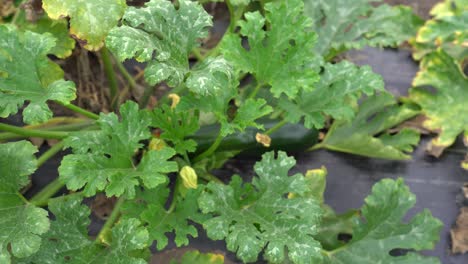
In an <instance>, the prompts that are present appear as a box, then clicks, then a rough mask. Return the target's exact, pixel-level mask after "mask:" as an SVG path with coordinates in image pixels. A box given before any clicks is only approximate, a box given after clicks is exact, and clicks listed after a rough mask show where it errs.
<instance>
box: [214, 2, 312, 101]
mask: <svg viewBox="0 0 468 264" xmlns="http://www.w3.org/2000/svg"><path fill="white" fill-rule="evenodd" d="M265 12H266V14H265V17H263V16H262V15H261V14H260V13H259V12H253V13H252V12H251V13H246V14H245V15H244V16H245V19H246V20H245V21H239V26H240V34H241V35H242V36H243V37H246V38H247V39H248V47H249V48H248V50H247V49H246V48H244V46H243V45H242V37H241V36H239V35H237V34H230V35H228V36H226V37H225V38H224V40H223V43H222V50H221V52H222V53H223V54H224V56H225V58H226V59H227V60H228V61H229V62H231V63H232V64H233V65H234V67H235V68H236V70H241V71H243V72H248V73H251V74H253V75H254V76H255V79H256V80H257V82H258V83H259V84H260V85H262V86H264V85H270V86H271V93H272V94H273V95H274V96H275V97H279V96H280V95H281V94H283V93H284V94H285V95H287V96H288V97H289V98H294V97H296V95H297V94H298V92H299V91H300V90H303V89H304V90H307V91H310V90H311V89H312V87H313V85H314V83H315V82H317V80H318V76H317V74H316V73H315V72H314V71H313V70H312V65H313V64H314V61H315V60H316V58H315V56H314V55H313V54H312V53H311V52H310V51H311V50H312V48H313V46H314V43H315V34H314V33H312V32H310V30H309V28H310V27H311V21H310V20H309V19H307V18H306V17H305V16H304V15H303V3H302V1H300V0H290V1H277V2H274V3H267V4H265ZM266 25H267V26H266ZM264 27H266V28H267V30H264V29H263V28H264Z"/></svg>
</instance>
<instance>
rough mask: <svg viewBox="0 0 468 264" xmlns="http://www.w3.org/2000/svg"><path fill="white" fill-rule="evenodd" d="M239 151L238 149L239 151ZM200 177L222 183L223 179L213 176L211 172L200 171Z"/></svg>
mask: <svg viewBox="0 0 468 264" xmlns="http://www.w3.org/2000/svg"><path fill="white" fill-rule="evenodd" d="M239 152H240V151H239ZM200 178H202V179H204V180H206V181H208V182H210V181H213V182H217V183H222V184H224V182H223V181H221V180H220V179H218V177H216V176H214V175H213V174H211V173H208V172H207V173H201V174H200Z"/></svg>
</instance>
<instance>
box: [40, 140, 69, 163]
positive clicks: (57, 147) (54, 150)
mask: <svg viewBox="0 0 468 264" xmlns="http://www.w3.org/2000/svg"><path fill="white" fill-rule="evenodd" d="M64 146H65V143H64V142H63V141H60V142H59V143H57V144H55V145H53V146H52V147H51V148H49V149H48V150H47V151H46V152H44V154H42V155H41V156H40V157H39V158H38V159H37V167H40V166H41V165H42V164H44V163H45V162H46V161H48V160H49V159H50V158H52V157H53V156H54V155H55V154H57V153H59V152H60V151H61V150H62V149H63V147H64Z"/></svg>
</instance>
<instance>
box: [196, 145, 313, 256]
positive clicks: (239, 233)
mask: <svg viewBox="0 0 468 264" xmlns="http://www.w3.org/2000/svg"><path fill="white" fill-rule="evenodd" d="M294 165H295V160H294V158H292V157H287V156H286V153H284V152H279V153H278V157H277V158H275V153H274V152H270V153H267V154H264V155H263V157H262V161H261V162H258V163H257V164H256V165H255V172H256V174H257V175H258V176H257V177H254V179H253V181H252V184H249V183H242V182H241V179H240V177H239V176H235V177H233V179H232V181H231V183H230V184H229V185H223V184H219V183H213V182H210V183H209V184H208V185H207V187H206V191H205V192H204V193H202V194H201V196H200V198H199V200H198V201H199V205H200V208H201V210H202V212H204V213H211V214H213V217H212V218H211V219H208V220H206V221H204V222H203V227H204V228H205V229H206V230H207V233H208V237H210V238H212V239H216V240H218V239H225V240H226V242H227V247H228V249H229V250H231V251H235V252H236V253H237V256H238V257H239V258H240V259H241V260H242V261H244V262H253V261H255V260H256V259H257V257H258V254H259V253H260V252H261V251H262V250H264V257H265V258H266V259H267V260H268V261H270V262H273V263H281V262H283V261H284V260H285V258H286V256H287V257H289V259H291V260H292V261H293V262H294V263H310V262H311V261H312V262H313V261H320V260H321V258H322V255H321V252H320V251H321V246H320V243H318V242H317V241H316V240H314V238H313V235H315V234H316V233H317V230H318V226H319V224H320V218H321V214H322V209H321V207H320V203H319V202H318V201H316V200H315V199H314V198H313V197H311V196H310V195H309V196H307V197H301V195H302V194H305V193H306V192H307V191H308V186H307V184H306V180H305V178H304V176H303V175H301V174H295V175H293V176H288V171H289V170H290V169H291V168H292V167H293V166H294ZM290 192H294V193H296V194H297V195H296V196H295V197H294V198H290V199H288V198H286V197H285V196H286V195H287V194H288V193H290Z"/></svg>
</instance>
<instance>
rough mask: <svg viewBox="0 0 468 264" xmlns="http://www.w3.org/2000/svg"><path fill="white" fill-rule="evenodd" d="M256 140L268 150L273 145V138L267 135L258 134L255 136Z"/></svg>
mask: <svg viewBox="0 0 468 264" xmlns="http://www.w3.org/2000/svg"><path fill="white" fill-rule="evenodd" d="M255 140H257V142H258V143H260V144H262V145H263V146H264V147H267V148H268V147H270V145H271V138H270V137H269V136H268V135H266V134H260V133H257V134H256V135H255Z"/></svg>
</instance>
